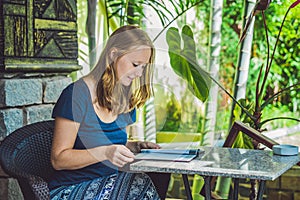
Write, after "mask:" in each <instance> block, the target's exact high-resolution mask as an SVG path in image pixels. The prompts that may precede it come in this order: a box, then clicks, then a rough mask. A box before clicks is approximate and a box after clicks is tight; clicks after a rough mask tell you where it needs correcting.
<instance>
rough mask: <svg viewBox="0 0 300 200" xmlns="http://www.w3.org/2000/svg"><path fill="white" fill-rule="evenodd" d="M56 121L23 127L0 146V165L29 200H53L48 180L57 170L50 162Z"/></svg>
mask: <svg viewBox="0 0 300 200" xmlns="http://www.w3.org/2000/svg"><path fill="white" fill-rule="evenodd" d="M53 128H54V120H51V121H43V122H37V123H34V124H30V125H27V126H24V127H22V128H19V129H17V130H15V131H14V132H12V133H11V134H9V135H8V136H7V137H6V138H5V139H4V140H3V141H2V142H1V144H0V164H1V166H2V168H3V170H4V171H5V172H6V173H7V174H8V175H10V176H12V177H14V178H16V179H17V180H18V182H19V185H20V187H21V190H22V193H23V196H24V199H25V200H27V199H28V200H34V199H49V198H50V197H49V189H48V185H47V179H48V178H49V177H50V176H51V174H52V172H53V171H54V169H53V168H52V166H51V162H50V149H51V144H52V137H53Z"/></svg>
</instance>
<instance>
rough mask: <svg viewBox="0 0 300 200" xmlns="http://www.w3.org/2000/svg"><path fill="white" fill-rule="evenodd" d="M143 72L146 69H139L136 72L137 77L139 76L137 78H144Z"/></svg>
mask: <svg viewBox="0 0 300 200" xmlns="http://www.w3.org/2000/svg"><path fill="white" fill-rule="evenodd" d="M143 70H144V68H142V67H141V68H139V69H136V72H135V75H136V76H137V77H141V76H142V74H143Z"/></svg>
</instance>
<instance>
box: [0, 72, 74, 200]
mask: <svg viewBox="0 0 300 200" xmlns="http://www.w3.org/2000/svg"><path fill="white" fill-rule="evenodd" d="M71 81H72V80H71V78H69V77H67V76H51V75H47V76H32V77H29V76H26V77H24V78H12V77H9V76H7V75H6V76H3V77H1V79H0V142H1V141H2V140H3V139H4V138H5V137H6V136H7V135H9V134H10V133H11V132H13V131H14V130H16V129H18V128H20V127H22V126H25V125H27V124H31V123H34V122H38V121H44V120H49V119H51V112H52V109H53V106H54V104H55V102H56V101H57V99H58V97H59V95H60V93H61V91H62V90H63V89H64V88H65V87H66V86H67V85H68V84H69V83H71ZM0 188H1V189H0V199H1V200H18V199H20V200H21V199H23V196H22V194H21V192H20V188H19V186H18V183H17V181H16V180H15V179H13V178H11V177H9V176H8V175H7V174H5V173H4V172H3V171H2V169H1V167H0Z"/></svg>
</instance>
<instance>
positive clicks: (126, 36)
mask: <svg viewBox="0 0 300 200" xmlns="http://www.w3.org/2000/svg"><path fill="white" fill-rule="evenodd" d="M141 46H148V47H150V48H151V56H150V59H149V64H147V66H146V67H145V69H144V71H143V74H142V76H141V77H139V78H136V79H134V80H133V82H132V83H131V84H130V85H129V86H124V85H122V84H121V83H119V82H118V80H117V72H116V69H115V68H114V64H115V63H114V61H115V62H117V61H118V59H120V58H121V57H122V56H124V55H125V54H127V53H129V52H132V51H133V50H135V49H137V48H139V47H141ZM113 49H117V50H118V55H117V58H116V59H114V60H112V58H111V56H110V53H111V51H112V50H113ZM154 55H155V49H154V46H153V43H152V41H151V39H150V38H149V36H148V35H147V33H146V32H144V31H143V30H141V29H140V28H138V27H137V26H132V25H126V26H122V27H120V28H119V29H117V30H116V31H114V32H113V33H112V34H111V36H110V37H109V39H108V40H107V43H106V45H105V47H104V49H103V51H102V53H101V55H100V58H99V60H98V62H97V64H96V65H95V67H94V69H93V70H92V71H91V75H92V76H93V78H94V79H95V80H97V88H96V96H97V102H98V104H99V106H101V107H104V108H107V109H108V110H109V111H112V112H113V113H114V114H120V113H125V112H129V111H131V110H132V109H134V108H135V107H138V108H139V107H141V106H142V105H144V104H145V102H146V100H147V99H148V98H149V97H150V96H151V95H153V91H152V74H153V63H154Z"/></svg>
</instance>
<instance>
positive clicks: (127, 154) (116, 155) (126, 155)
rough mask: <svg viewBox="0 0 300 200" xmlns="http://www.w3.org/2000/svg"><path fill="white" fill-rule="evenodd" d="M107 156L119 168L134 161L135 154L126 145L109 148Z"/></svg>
mask: <svg viewBox="0 0 300 200" xmlns="http://www.w3.org/2000/svg"><path fill="white" fill-rule="evenodd" d="M105 156H106V158H107V159H108V160H109V161H110V162H111V163H112V164H114V165H116V166H117V167H123V166H124V165H125V164H127V163H130V162H132V161H133V160H134V154H133V153H132V152H131V151H130V150H129V149H128V148H127V147H126V146H124V145H110V146H107V149H106V152H105Z"/></svg>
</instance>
